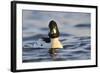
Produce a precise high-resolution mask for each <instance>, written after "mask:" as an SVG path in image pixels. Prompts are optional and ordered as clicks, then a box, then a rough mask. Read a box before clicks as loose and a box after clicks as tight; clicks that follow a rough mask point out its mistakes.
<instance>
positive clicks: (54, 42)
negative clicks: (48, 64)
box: [48, 20, 63, 54]
mask: <svg viewBox="0 0 100 73" xmlns="http://www.w3.org/2000/svg"><path fill="white" fill-rule="evenodd" d="M49 30H50V32H49V33H48V36H49V38H50V40H51V48H50V49H49V53H51V54H56V49H61V48H63V45H62V43H61V42H60V40H59V36H60V32H59V29H58V26H57V23H56V22H55V21H54V20H51V21H50V22H49Z"/></svg>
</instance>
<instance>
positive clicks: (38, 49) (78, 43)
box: [22, 10, 91, 63]
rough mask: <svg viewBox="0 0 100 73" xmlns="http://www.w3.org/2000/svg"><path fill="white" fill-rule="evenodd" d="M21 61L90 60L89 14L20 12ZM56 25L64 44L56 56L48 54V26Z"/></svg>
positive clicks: (49, 44) (49, 45) (49, 46)
mask: <svg viewBox="0 0 100 73" xmlns="http://www.w3.org/2000/svg"><path fill="white" fill-rule="evenodd" d="M22 13H23V14H22V20H23V21H22V23H23V26H22V32H23V37H22V40H23V41H22V42H23V45H22V46H23V47H22V50H23V51H22V61H23V62H24V63H29V62H48V61H67V60H70V61H71V60H88V59H91V32H90V31H91V28H90V27H91V14H90V13H83V12H61V11H38V10H23V11H22ZM51 20H54V21H55V22H57V25H58V28H59V32H60V36H59V40H60V41H61V43H62V44H63V47H64V48H62V49H58V50H57V54H56V55H52V54H50V53H49V49H50V48H51V43H50V39H49V38H48V32H49V27H48V25H49V22H50V21H51Z"/></svg>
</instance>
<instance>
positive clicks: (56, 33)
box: [48, 20, 59, 38]
mask: <svg viewBox="0 0 100 73" xmlns="http://www.w3.org/2000/svg"><path fill="white" fill-rule="evenodd" d="M49 29H50V32H49V34H48V35H49V37H50V38H57V37H59V30H58V26H57V23H56V22H55V21H53V20H52V21H50V23H49Z"/></svg>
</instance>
